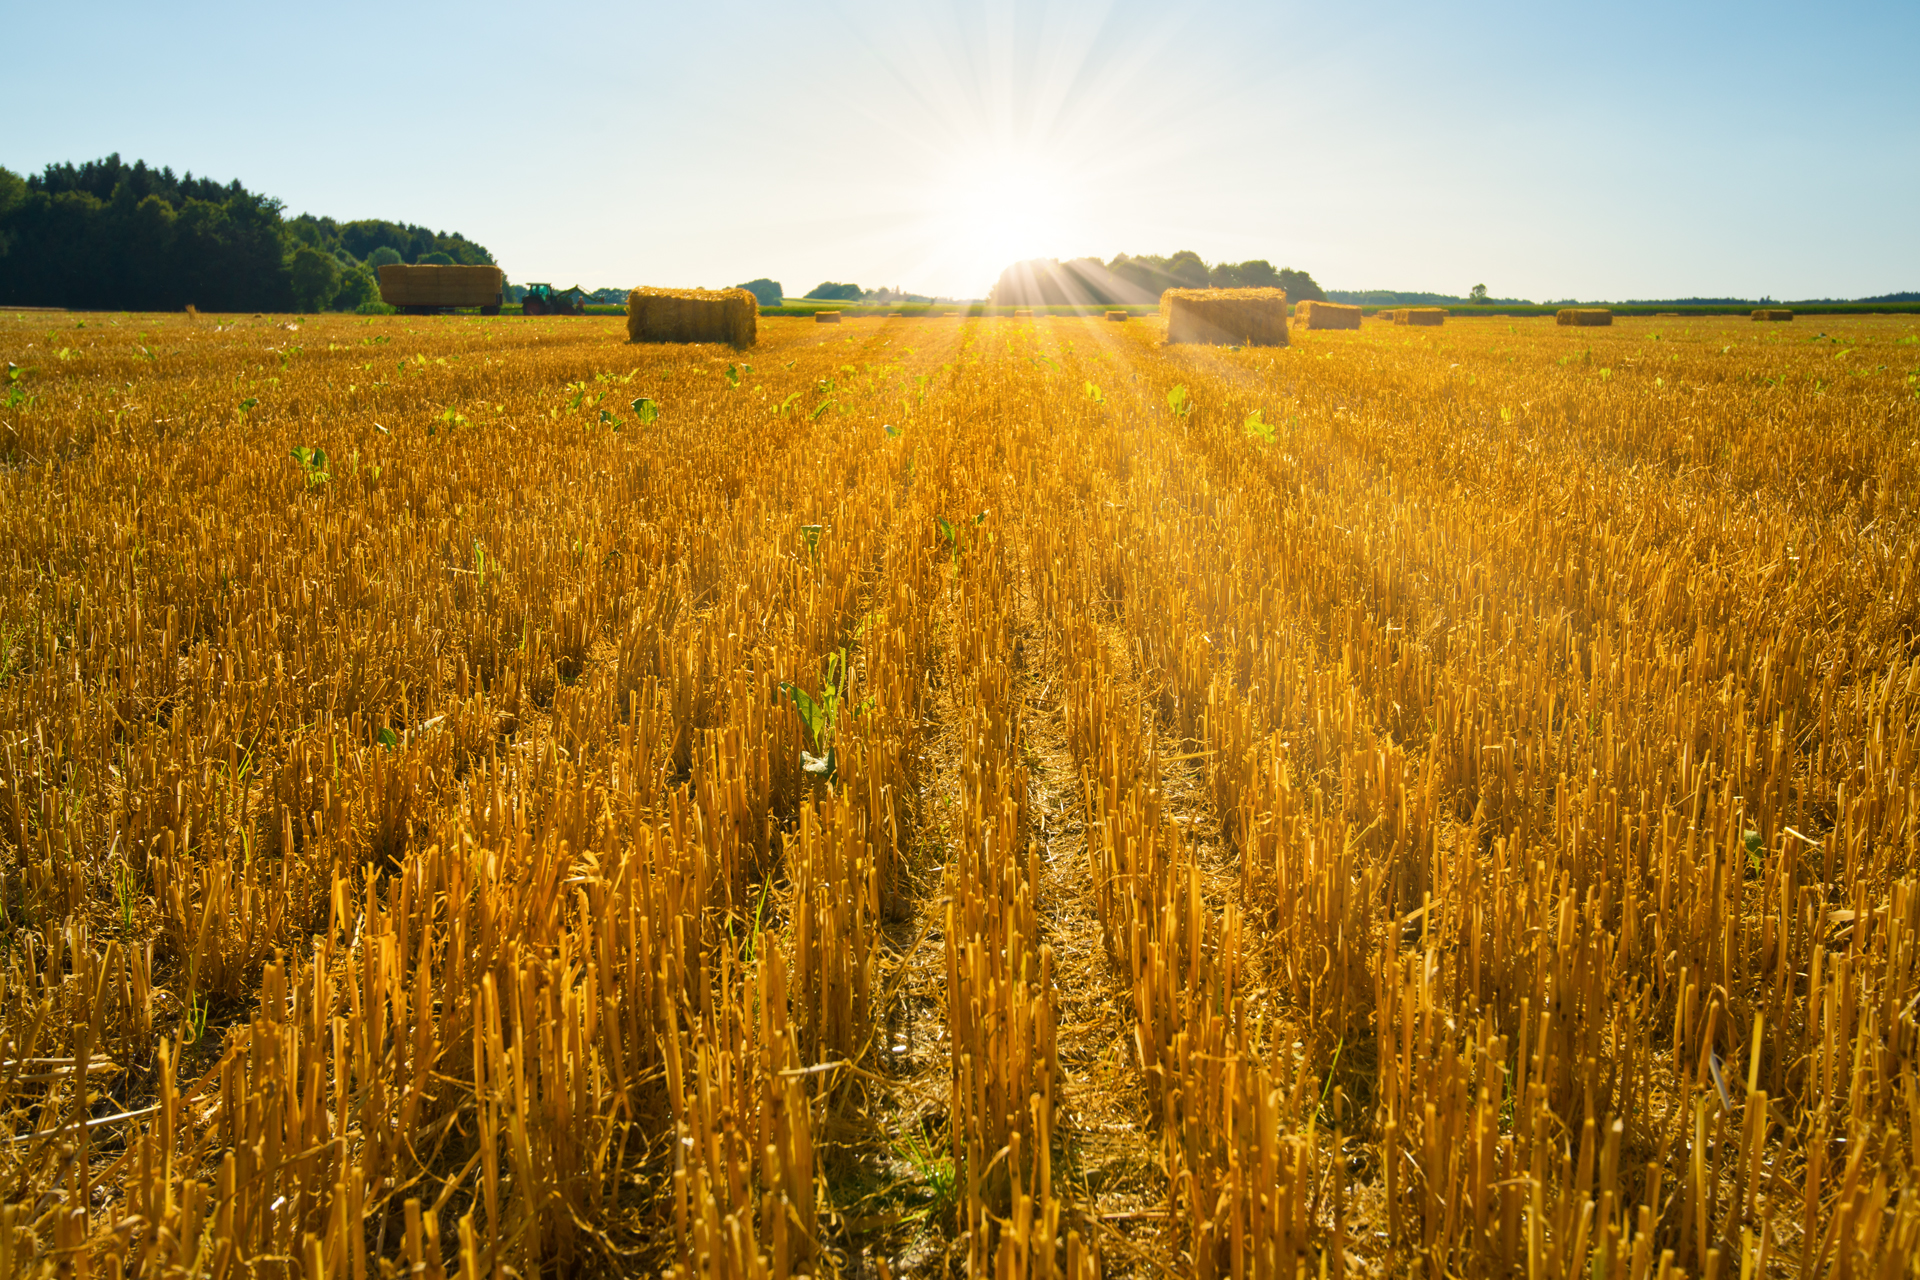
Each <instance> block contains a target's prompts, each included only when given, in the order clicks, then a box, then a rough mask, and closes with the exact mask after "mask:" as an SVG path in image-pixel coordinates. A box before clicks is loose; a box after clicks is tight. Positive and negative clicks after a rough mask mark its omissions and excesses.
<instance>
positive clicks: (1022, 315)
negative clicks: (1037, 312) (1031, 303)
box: [1013, 307, 1033, 320]
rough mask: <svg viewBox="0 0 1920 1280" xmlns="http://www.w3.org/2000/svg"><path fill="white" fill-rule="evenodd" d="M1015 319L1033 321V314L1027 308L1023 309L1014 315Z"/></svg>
mask: <svg viewBox="0 0 1920 1280" xmlns="http://www.w3.org/2000/svg"><path fill="white" fill-rule="evenodd" d="M1013 318H1014V319H1015V320H1031V319H1033V312H1031V311H1029V310H1027V309H1026V308H1025V307H1021V308H1020V309H1019V310H1018V311H1015V312H1014V313H1013Z"/></svg>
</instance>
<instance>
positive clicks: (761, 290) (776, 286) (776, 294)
mask: <svg viewBox="0 0 1920 1280" xmlns="http://www.w3.org/2000/svg"><path fill="white" fill-rule="evenodd" d="M734 287H735V288H737V289H745V290H746V291H747V292H748V293H750V294H752V295H753V296H754V297H755V298H758V299H759V300H760V305H761V306H763V307H777V306H779V305H780V304H781V303H782V302H784V301H785V300H786V295H785V294H783V293H781V292H780V282H779V281H778V280H769V279H767V278H766V277H765V276H761V277H760V278H759V279H758V280H749V281H747V282H746V283H745V284H742V285H735V286H734Z"/></svg>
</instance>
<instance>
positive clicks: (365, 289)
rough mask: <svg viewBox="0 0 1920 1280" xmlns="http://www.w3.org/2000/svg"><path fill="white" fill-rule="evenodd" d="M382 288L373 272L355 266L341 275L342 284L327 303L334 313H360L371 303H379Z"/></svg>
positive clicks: (335, 289) (336, 288)
mask: <svg viewBox="0 0 1920 1280" xmlns="http://www.w3.org/2000/svg"><path fill="white" fill-rule="evenodd" d="M379 297H380V286H379V284H378V283H377V282H375V280H374V278H373V272H371V271H368V270H367V269H366V268H365V267H361V266H353V267H349V268H347V269H345V270H343V271H342V272H341V273H340V283H339V284H338V285H337V286H336V287H335V288H334V291H333V297H332V299H331V300H329V302H328V303H327V307H328V309H329V310H332V311H358V310H359V309H360V308H361V307H363V306H365V305H366V304H367V303H369V302H375V301H378V300H379Z"/></svg>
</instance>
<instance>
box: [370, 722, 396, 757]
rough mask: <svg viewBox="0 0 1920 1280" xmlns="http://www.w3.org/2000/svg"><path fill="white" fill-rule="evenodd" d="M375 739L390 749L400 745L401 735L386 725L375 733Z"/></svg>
mask: <svg viewBox="0 0 1920 1280" xmlns="http://www.w3.org/2000/svg"><path fill="white" fill-rule="evenodd" d="M373 740H374V741H375V742H377V743H379V744H380V745H381V746H383V747H385V748H386V749H387V750H389V751H391V750H393V749H394V748H395V747H397V746H399V745H400V735H399V734H397V733H395V732H394V731H393V730H391V729H389V728H387V726H385V725H381V726H380V728H379V731H378V732H376V733H375V734H374V735H373Z"/></svg>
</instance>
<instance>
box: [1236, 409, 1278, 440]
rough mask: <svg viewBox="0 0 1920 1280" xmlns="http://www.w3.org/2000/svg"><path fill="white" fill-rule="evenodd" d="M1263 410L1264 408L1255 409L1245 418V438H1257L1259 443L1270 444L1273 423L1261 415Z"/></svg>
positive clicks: (1273, 427) (1273, 428)
mask: <svg viewBox="0 0 1920 1280" xmlns="http://www.w3.org/2000/svg"><path fill="white" fill-rule="evenodd" d="M1263 412H1264V410H1261V409H1255V410H1254V411H1253V412H1252V413H1250V414H1248V415H1247V420H1246V422H1245V423H1244V424H1243V426H1244V429H1245V430H1246V433H1247V439H1249V440H1258V441H1259V442H1260V443H1261V444H1272V443H1273V436H1274V431H1275V425H1274V424H1273V423H1271V422H1268V421H1267V420H1266V419H1265V418H1264V417H1262V416H1261V415H1262V413H1263Z"/></svg>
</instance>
